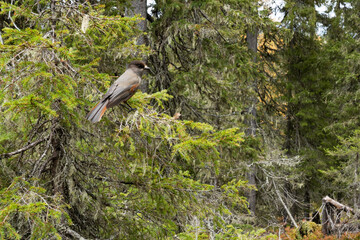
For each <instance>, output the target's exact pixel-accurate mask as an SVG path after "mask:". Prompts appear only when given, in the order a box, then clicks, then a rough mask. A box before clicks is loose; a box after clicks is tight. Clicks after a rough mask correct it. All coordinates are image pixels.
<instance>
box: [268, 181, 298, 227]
mask: <svg viewBox="0 0 360 240" xmlns="http://www.w3.org/2000/svg"><path fill="white" fill-rule="evenodd" d="M272 182H273V185H274V188H275V192H276V194H277V196H278V198H279V200H280V202H281V204H282V205H283V206H284V208H285V210H286V212H287V214H288V215H289V217H290V219H291V222H292V223H293V225H294V226H295V227H296V228H298V225H297V224H296V221H295V219H294V218H293V216H292V215H291V213H290V211H289V209H288V207H287V206H286V204H285V202H284V201H283V200H282V198H281V195H280V192H279V190H278V188H277V186H276V184H275V181H274V180H273V181H272Z"/></svg>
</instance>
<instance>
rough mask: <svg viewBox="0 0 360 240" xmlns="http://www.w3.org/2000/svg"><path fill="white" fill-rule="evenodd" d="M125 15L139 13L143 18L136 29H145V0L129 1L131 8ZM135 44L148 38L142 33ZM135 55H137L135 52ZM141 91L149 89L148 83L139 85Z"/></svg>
mask: <svg viewBox="0 0 360 240" xmlns="http://www.w3.org/2000/svg"><path fill="white" fill-rule="evenodd" d="M125 15H127V16H129V17H133V16H135V15H141V17H142V18H144V19H143V20H141V21H140V22H139V23H138V29H139V30H140V31H142V32H146V31H147V25H146V19H147V0H133V1H131V8H130V9H127V10H126V13H125ZM136 44H137V45H148V44H149V42H148V39H147V38H146V36H145V35H144V34H142V35H141V36H140V37H139V38H138V39H137V40H136ZM136 55H138V54H137V53H136ZM139 89H140V90H141V91H142V92H147V91H148V89H149V83H148V82H147V81H143V82H142V83H141V85H140V87H139Z"/></svg>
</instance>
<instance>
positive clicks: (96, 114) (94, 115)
mask: <svg viewBox="0 0 360 240" xmlns="http://www.w3.org/2000/svg"><path fill="white" fill-rule="evenodd" d="M108 102H109V100H106V101H104V102H103V101H100V102H99V103H98V104H96V106H95V107H94V108H93V109H91V111H90V112H89V113H88V114H87V115H86V119H88V120H89V121H91V122H93V123H96V122H98V121H100V120H101V117H102V116H103V115H104V113H105V110H106V105H107V104H108Z"/></svg>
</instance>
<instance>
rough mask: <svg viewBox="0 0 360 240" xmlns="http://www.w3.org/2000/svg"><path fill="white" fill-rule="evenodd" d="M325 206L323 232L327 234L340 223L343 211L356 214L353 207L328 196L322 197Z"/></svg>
mask: <svg viewBox="0 0 360 240" xmlns="http://www.w3.org/2000/svg"><path fill="white" fill-rule="evenodd" d="M322 202H323V205H324V208H323V210H322V214H321V225H322V232H323V234H325V235H329V234H331V233H332V231H333V230H334V229H336V225H337V224H339V223H340V214H341V212H343V211H344V212H347V213H352V214H354V215H355V211H354V209H353V208H351V207H349V206H346V205H344V204H342V203H339V202H338V201H335V200H334V199H332V198H330V197H328V196H326V197H324V198H323V199H322Z"/></svg>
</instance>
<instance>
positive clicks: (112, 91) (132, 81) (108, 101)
mask: <svg viewBox="0 0 360 240" xmlns="http://www.w3.org/2000/svg"><path fill="white" fill-rule="evenodd" d="M147 70H150V68H149V67H148V66H147V65H146V64H145V63H144V62H143V61H140V60H135V61H132V62H131V63H130V64H129V65H128V67H127V69H126V71H125V72H124V73H123V74H122V75H121V76H120V77H119V78H118V79H117V80H116V81H115V82H114V83H113V84H112V85H111V86H110V88H109V90H108V91H107V92H106V93H105V95H104V96H103V98H102V99H101V100H100V102H99V103H98V104H96V105H95V107H94V108H93V109H91V111H90V112H89V113H88V114H87V115H86V119H88V120H89V121H91V122H92V123H96V122H99V121H100V120H101V117H102V116H103V115H104V113H105V111H106V109H108V108H111V107H114V106H116V105H119V104H121V103H125V104H127V105H128V106H129V107H130V111H132V110H134V109H133V108H131V106H130V105H129V104H128V103H127V102H126V101H127V100H129V99H130V98H131V97H132V96H133V95H134V94H135V92H136V91H137V90H138V88H139V86H140V84H141V76H142V75H143V73H144V72H145V71H147Z"/></svg>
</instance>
